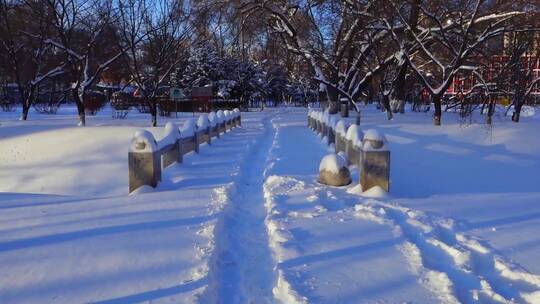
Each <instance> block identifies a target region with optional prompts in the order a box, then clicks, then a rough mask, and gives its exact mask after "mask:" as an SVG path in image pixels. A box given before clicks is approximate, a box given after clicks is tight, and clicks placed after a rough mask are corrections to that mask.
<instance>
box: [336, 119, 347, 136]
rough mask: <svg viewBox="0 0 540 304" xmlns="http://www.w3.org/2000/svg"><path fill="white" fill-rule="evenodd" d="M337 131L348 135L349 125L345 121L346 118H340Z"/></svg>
mask: <svg viewBox="0 0 540 304" xmlns="http://www.w3.org/2000/svg"><path fill="white" fill-rule="evenodd" d="M336 133H337V134H341V135H343V136H345V135H346V133H347V126H346V123H345V120H343V119H340V120H339V121H338V122H337V124H336Z"/></svg>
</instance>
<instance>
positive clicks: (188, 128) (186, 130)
mask: <svg viewBox="0 0 540 304" xmlns="http://www.w3.org/2000/svg"><path fill="white" fill-rule="evenodd" d="M195 128H196V126H195V121H194V120H193V118H189V119H187V120H186V121H185V122H184V124H183V125H182V128H180V134H181V135H182V138H186V137H191V136H193V135H195Z"/></svg>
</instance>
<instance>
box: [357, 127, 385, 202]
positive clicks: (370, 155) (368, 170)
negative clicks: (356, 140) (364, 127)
mask: <svg viewBox="0 0 540 304" xmlns="http://www.w3.org/2000/svg"><path fill="white" fill-rule="evenodd" d="M359 169H360V184H361V185H362V190H363V191H366V190H368V189H370V188H373V187H376V186H379V187H381V188H382V189H383V190H385V191H387V192H388V191H390V151H389V150H388V143H387V142H386V138H385V137H384V135H382V134H380V133H379V132H378V131H376V130H373V129H371V130H368V131H367V132H366V134H365V135H364V140H363V144H362V159H361V162H360V166H359Z"/></svg>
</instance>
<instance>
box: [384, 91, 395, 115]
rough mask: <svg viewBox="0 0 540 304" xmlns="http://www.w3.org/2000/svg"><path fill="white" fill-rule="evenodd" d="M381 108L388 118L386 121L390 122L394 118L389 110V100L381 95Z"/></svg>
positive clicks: (386, 96)
mask: <svg viewBox="0 0 540 304" xmlns="http://www.w3.org/2000/svg"><path fill="white" fill-rule="evenodd" d="M382 103H383V107H384V110H385V111H386V115H387V117H388V120H392V118H394V114H392V109H391V108H390V98H389V96H388V95H386V94H383V102H382Z"/></svg>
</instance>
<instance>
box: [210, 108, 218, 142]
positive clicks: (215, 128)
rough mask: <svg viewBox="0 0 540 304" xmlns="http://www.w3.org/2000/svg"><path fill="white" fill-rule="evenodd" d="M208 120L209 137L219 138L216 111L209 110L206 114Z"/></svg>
mask: <svg viewBox="0 0 540 304" xmlns="http://www.w3.org/2000/svg"><path fill="white" fill-rule="evenodd" d="M208 121H209V122H210V128H211V130H210V132H211V134H210V137H214V136H215V137H216V138H219V127H218V125H219V121H218V118H217V115H216V112H210V114H208Z"/></svg>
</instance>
